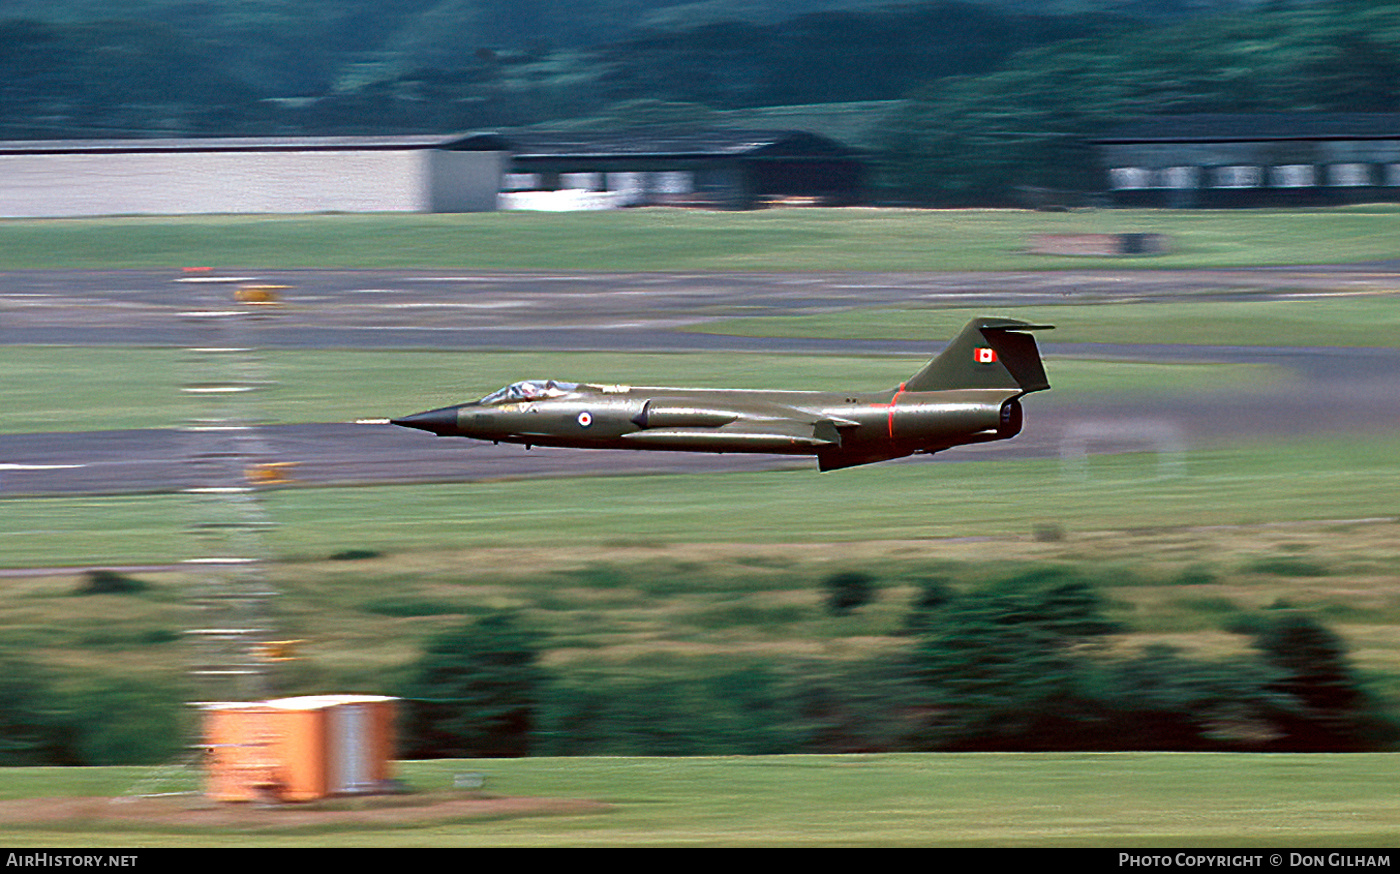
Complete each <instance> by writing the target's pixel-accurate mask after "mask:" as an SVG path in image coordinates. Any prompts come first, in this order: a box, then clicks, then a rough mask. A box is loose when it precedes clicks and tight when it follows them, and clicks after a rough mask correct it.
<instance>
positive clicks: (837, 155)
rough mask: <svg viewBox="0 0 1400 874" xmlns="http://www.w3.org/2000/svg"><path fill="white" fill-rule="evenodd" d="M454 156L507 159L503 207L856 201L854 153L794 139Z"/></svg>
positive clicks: (815, 139)
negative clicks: (500, 157) (487, 156)
mask: <svg viewBox="0 0 1400 874" xmlns="http://www.w3.org/2000/svg"><path fill="white" fill-rule="evenodd" d="M454 148H459V149H472V148H480V149H483V150H487V151H491V152H500V153H503V154H505V155H507V169H506V176H505V187H504V190H503V193H502V201H501V203H502V207H503V208H522V209H579V208H607V207H613V206H633V205H651V204H672V205H694V206H709V207H719V208H727V209H747V208H751V207H754V206H760V205H763V204H765V203H774V202H789V203H813V204H816V203H820V204H827V205H845V204H851V203H858V202H860V201H861V199H862V198H863V186H864V167H863V164H862V162H861V160H860V158H859V156H858V154H857V153H856V152H855V151H854V150H852V149H850V148H848V147H846V146H844V145H842V144H840V143H838V142H836V141H835V140H830V139H827V138H826V137H822V136H818V135H816V134H811V133H805V132H802V131H743V130H716V131H705V132H667V131H652V130H646V131H633V132H612V133H538V132H523V133H506V134H478V135H476V136H472V137H466V138H464V139H462V140H460V141H459V142H457V143H456V144H455V145H454Z"/></svg>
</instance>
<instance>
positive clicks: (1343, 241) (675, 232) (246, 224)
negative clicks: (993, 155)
mask: <svg viewBox="0 0 1400 874" xmlns="http://www.w3.org/2000/svg"><path fill="white" fill-rule="evenodd" d="M1104 232H1138V233H1141V232H1152V233H1164V234H1167V235H1169V236H1170V237H1171V241H1172V252H1171V253H1170V254H1166V255H1161V256H1153V257H1146V258H1144V257H1137V258H1071V257H1053V256H1043V255H1031V254H1028V253H1027V252H1026V248H1027V243H1028V240H1029V238H1030V236H1031V235H1032V234H1037V233H1104ZM1397 240H1400V208H1397V207H1395V206H1390V205H1382V206H1362V207H1348V208H1341V209H1327V210H1296V211H1272V210H1238V211H1225V210H1222V211H1214V212H1197V211H1187V210H1098V211H1082V212H1071V213H1037V212H1026V211H1020V210H898V209H801V210H781V209H779V210H765V211H759V212H746V213H722V212H705V211H695V210H667V209H648V210H622V211H614V212H603V213H586V214H584V213H572V214H569V213H565V214H548V213H487V214H473V215H416V214H410V215H317V216H177V217H163V218H107V219H50V220H6V221H2V222H0V270H20V269H54V268H82V269H99V270H110V269H119V268H166V267H194V266H200V267H248V266H250V265H256V266H258V267H261V268H265V269H271V268H291V267H341V268H357V267H403V268H413V269H425V268H432V267H447V268H461V269H472V270H583V271H590V270H594V271H597V270H601V271H658V270H659V271H671V270H685V271H689V270H720V271H729V270H741V271H742V270H764V271H788V270H796V271H826V270H874V271H929V270H1024V269H1030V270H1035V269H1056V268H1065V267H1083V268H1090V267H1103V266H1114V267H1151V268H1160V267H1174V268H1179V267H1232V266H1257V265H1280V264H1323V263H1327V264H1331V263H1342V262H1356V261H1365V260H1375V259H1384V258H1394V257H1397V255H1400V243H1397Z"/></svg>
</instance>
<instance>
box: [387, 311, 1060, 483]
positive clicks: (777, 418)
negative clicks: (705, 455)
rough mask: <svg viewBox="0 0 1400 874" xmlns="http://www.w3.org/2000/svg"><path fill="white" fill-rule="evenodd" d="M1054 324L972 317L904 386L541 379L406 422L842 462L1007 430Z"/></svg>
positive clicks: (501, 434)
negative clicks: (659, 384)
mask: <svg viewBox="0 0 1400 874" xmlns="http://www.w3.org/2000/svg"><path fill="white" fill-rule="evenodd" d="M1049 327H1050V325H1032V324H1028V323H1026V322H1021V321H1017V320H1015V319H998V318H979V319H974V320H973V321H971V322H969V323H968V324H967V325H966V326H965V327H964V328H963V329H962V331H961V333H959V334H958V336H957V337H956V338H954V340H953V341H952V342H951V343H949V344H948V346H947V348H945V349H944V350H943V351H942V352H941V353H939V354H938V355H937V356H936V357H935V358H933V359H932V360H931V361H929V362H928V363H927V364H926V365H924V367H923V369H922V370H920V371H919V372H918V373H916V374H914V375H913V376H912V377H910V378H909V379H908V380H906V381H905V382H902V383H900V384H899V386H898V387H896V388H892V389H887V390H885V391H877V392H860V391H856V392H826V391H821V392H818V391H756V390H752V389H712V388H646V387H642V386H625V385H601V384H592V383H574V382H559V381H557V380H552V379H547V380H546V379H532V380H526V381H523V382H517V383H514V384H512V385H508V386H506V387H505V388H503V389H500V390H499V391H494V392H492V393H491V394H489V395H487V396H486V397H484V398H482V399H481V400H479V401H473V402H471V403H466V404H457V405H455V406H451V407H443V408H441V409H437V410H429V411H428V412H425V413H415V414H414V415H411V416H406V417H404V418H402V419H392V420H390V421H392V422H393V424H395V425H402V426H404V427H407V428H417V429H419V430H422V431H430V432H432V433H433V434H436V435H438V436H439V437H472V438H475V439H477V440H490V441H492V442H493V443H521V444H524V446H525V448H526V449H529V448H530V447H532V446H568V447H576V448H582V449H665V450H677V451H683V452H760V453H775V454H781V455H815V456H816V457H817V464H818V466H819V467H820V469H821V470H836V469H838V468H843V467H853V466H855V465H858V464H870V463H872V462H876V461H887V460H889V459H891V458H902V457H904V456H907V455H914V454H916V453H931V452H939V451H941V450H944V449H948V448H950V447H953V446H962V445H964V444H968V443H986V442H990V441H993V440H1006V439H1007V438H1010V437H1014V436H1016V434H1018V433H1019V432H1020V430H1021V402H1020V399H1021V397H1022V396H1024V395H1026V394H1029V393H1030V392H1034V391H1041V390H1043V389H1047V388H1049V387H1050V383H1049V381H1048V380H1047V379H1046V377H1045V368H1044V366H1043V365H1042V364H1041V361H1040V352H1039V350H1038V349H1037V348H1036V345H1035V338H1034V337H1033V336H1031V334H1029V333H1028V332H1029V331H1033V330H1036V329H1041V328H1049Z"/></svg>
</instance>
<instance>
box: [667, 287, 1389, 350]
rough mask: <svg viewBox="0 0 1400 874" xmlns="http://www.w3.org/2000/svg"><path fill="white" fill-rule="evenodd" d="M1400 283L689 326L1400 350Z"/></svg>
mask: <svg viewBox="0 0 1400 874" xmlns="http://www.w3.org/2000/svg"><path fill="white" fill-rule="evenodd" d="M1397 296H1400V285H1397V286H1395V287H1390V288H1388V289H1386V290H1385V291H1383V292H1378V293H1376V294H1375V296H1372V297H1362V298H1352V297H1348V298H1333V299H1316V298H1314V299H1310V300H1304V299H1291V300H1271V301H1176V302H1172V303H1133V304H1126V305H1119V306H1108V305H1104V304H1102V303H1093V304H1072V303H1071V304H1062V305H1058V306H1055V305H1045V306H1036V307H1033V308H1013V309H1004V308H988V307H981V308H977V309H967V308H949V309H943V308H928V309H904V308H890V309H877V308H861V309H854V310H845V311H842V312H835V313H823V314H820V315H811V316H771V317H758V318H747V319H724V320H720V321H714V322H707V323H705V324H703V325H697V326H694V327H692V328H690V329H689V330H692V331H695V332H698V333H707V334H737V335H740V336H751V337H833V338H842V339H849V338H860V339H872V340H916V341H917V340H927V339H930V338H937V337H941V336H943V335H945V334H947V333H948V326H949V325H951V324H960V323H961V322H962V321H964V320H967V319H970V318H973V317H975V316H979V315H987V314H988V312H989V310H991V309H996V310H997V311H998V312H999V313H1002V314H1005V315H1010V316H1012V317H1016V318H1022V319H1025V318H1031V319H1034V320H1036V321H1044V322H1048V323H1050V324H1053V325H1054V326H1055V331H1054V333H1049V334H1045V335H1043V339H1044V341H1045V342H1047V343H1171V344H1187V345H1204V346H1213V345H1219V346H1301V347H1309V346H1341V347H1353V346H1361V347H1387V348H1395V347H1397V346H1400V306H1397V305H1396V298H1397Z"/></svg>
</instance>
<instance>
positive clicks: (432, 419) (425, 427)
mask: <svg viewBox="0 0 1400 874" xmlns="http://www.w3.org/2000/svg"><path fill="white" fill-rule="evenodd" d="M389 424H391V425H399V426H400V427H403V428H417V429H418V430H419V431H428V432H430V433H433V434H436V435H438V436H439V437H442V436H445V435H448V434H455V433H456V432H457V407H443V408H441V409H437V410H428V411H427V412H426V413H414V414H413V415H411V416H404V417H403V418H402V419H390V420H389Z"/></svg>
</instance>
